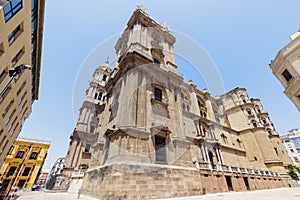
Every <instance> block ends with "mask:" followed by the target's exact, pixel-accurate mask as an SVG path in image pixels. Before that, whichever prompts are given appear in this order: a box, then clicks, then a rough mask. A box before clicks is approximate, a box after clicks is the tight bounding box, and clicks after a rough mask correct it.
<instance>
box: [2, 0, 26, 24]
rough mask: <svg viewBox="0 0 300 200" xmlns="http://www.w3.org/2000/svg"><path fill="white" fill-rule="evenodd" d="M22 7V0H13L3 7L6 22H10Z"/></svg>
mask: <svg viewBox="0 0 300 200" xmlns="http://www.w3.org/2000/svg"><path fill="white" fill-rule="evenodd" d="M21 8H22V0H11V1H9V2H7V4H5V6H4V7H3V13H4V18H5V22H8V21H9V20H10V19H11V18H12V17H13V16H14V15H15V14H16V13H17V12H19V10H21Z"/></svg>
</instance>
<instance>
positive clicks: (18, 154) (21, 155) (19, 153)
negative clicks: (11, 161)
mask: <svg viewBox="0 0 300 200" xmlns="http://www.w3.org/2000/svg"><path fill="white" fill-rule="evenodd" d="M24 153H25V152H24V151H18V153H17V155H16V158H23V156H24Z"/></svg>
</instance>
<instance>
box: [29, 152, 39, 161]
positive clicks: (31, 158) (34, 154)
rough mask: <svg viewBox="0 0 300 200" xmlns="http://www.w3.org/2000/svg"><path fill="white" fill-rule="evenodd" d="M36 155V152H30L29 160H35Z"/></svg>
mask: <svg viewBox="0 0 300 200" xmlns="http://www.w3.org/2000/svg"><path fill="white" fill-rule="evenodd" d="M37 156H38V153H37V152H32V153H31V155H30V157H29V159H30V160H36V159H37Z"/></svg>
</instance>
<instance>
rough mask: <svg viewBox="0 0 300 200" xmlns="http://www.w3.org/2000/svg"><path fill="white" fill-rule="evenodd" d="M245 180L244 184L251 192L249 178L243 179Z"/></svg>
mask: <svg viewBox="0 0 300 200" xmlns="http://www.w3.org/2000/svg"><path fill="white" fill-rule="evenodd" d="M243 179H244V183H245V186H246V188H247V190H250V187H249V181H248V178H247V177H243Z"/></svg>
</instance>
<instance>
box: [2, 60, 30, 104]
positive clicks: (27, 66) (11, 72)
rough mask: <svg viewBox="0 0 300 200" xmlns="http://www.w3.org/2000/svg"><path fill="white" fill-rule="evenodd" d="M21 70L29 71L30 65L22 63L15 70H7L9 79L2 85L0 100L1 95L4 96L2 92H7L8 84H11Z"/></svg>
mask: <svg viewBox="0 0 300 200" xmlns="http://www.w3.org/2000/svg"><path fill="white" fill-rule="evenodd" d="M23 69H28V70H31V69H32V67H31V66H30V65H25V64H24V63H22V64H21V65H19V66H17V67H15V68H11V69H9V70H8V75H9V77H10V79H9V80H8V82H7V83H6V84H5V85H4V88H3V89H2V90H1V92H0V99H1V98H2V95H3V94H4V92H5V91H6V90H7V88H8V86H9V84H10V83H11V82H12V80H13V79H14V78H15V77H16V76H17V75H18V74H20V73H21V72H22V71H23Z"/></svg>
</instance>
